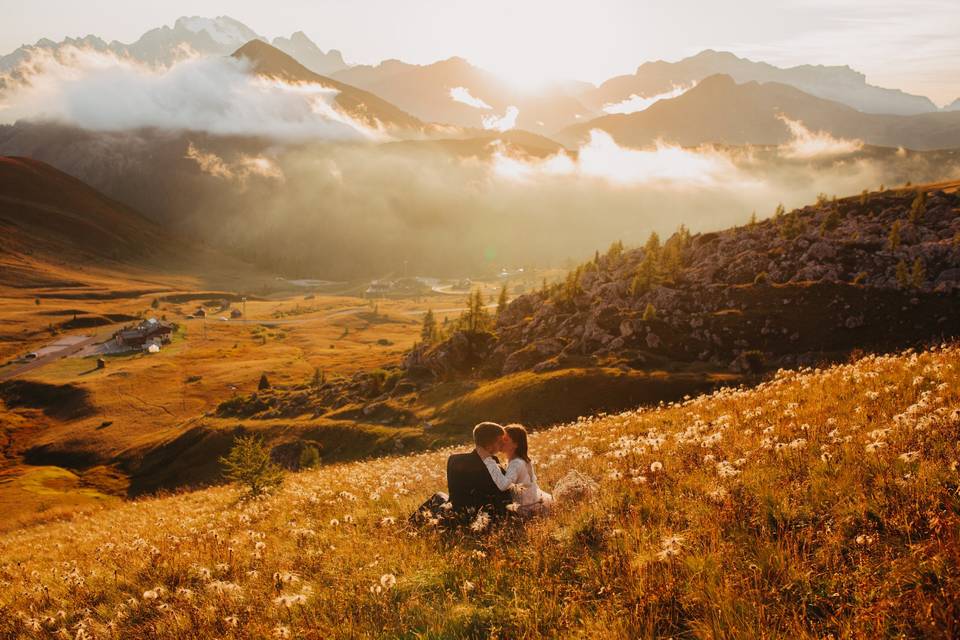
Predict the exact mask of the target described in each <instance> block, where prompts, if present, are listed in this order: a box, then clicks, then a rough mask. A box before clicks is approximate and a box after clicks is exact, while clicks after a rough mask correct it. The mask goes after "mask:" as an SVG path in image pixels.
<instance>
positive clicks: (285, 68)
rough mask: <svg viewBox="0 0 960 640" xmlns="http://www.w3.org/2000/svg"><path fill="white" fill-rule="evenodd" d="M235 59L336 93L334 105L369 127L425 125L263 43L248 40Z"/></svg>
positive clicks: (263, 71) (266, 72) (269, 73)
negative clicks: (333, 90)
mask: <svg viewBox="0 0 960 640" xmlns="http://www.w3.org/2000/svg"><path fill="white" fill-rule="evenodd" d="M233 57H235V58H245V59H247V60H249V61H250V62H251V64H252V65H253V70H254V71H255V72H257V73H259V74H261V75H265V76H271V77H275V78H279V79H282V80H286V81H288V82H311V83H317V84H321V85H323V86H325V87H329V88H332V89H336V90H337V91H339V94H338V95H337V98H336V102H337V105H338V106H339V107H340V108H342V109H343V110H344V111H346V112H347V113H349V114H350V115H351V116H352V117H354V118H356V119H358V120H361V121H363V122H365V123H366V124H367V125H368V126H371V127H379V126H381V125H382V126H385V127H388V128H391V129H394V130H398V129H399V130H410V131H412V130H421V129H422V128H423V126H424V123H423V122H421V121H420V120H418V119H417V118H415V117H413V116H411V115H410V114H409V113H406V112H405V111H403V110H401V109H399V108H397V107H396V106H394V105H393V104H391V103H389V102H387V101H386V100H384V99H382V98H380V97H378V96H376V95H374V94H372V93H370V92H368V91H363V90H361V89H357V88H356V87H353V86H350V85H349V84H346V83H344V82H340V81H339V80H334V79H332V78H328V77H327V76H323V75H320V74H318V73H314V72H313V71H311V70H310V69H307V68H306V67H305V66H304V65H302V64H300V63H299V62H297V61H296V60H295V59H294V58H293V57H291V56H290V55H288V54H286V53H284V52H283V51H281V50H280V49H278V48H276V47H274V46H272V45H269V44H267V43H266V42H263V41H262V40H251V41H250V42H248V43H246V44H245V45H243V46H242V47H240V48H239V49H237V50H236V51H235V52H234V53H233Z"/></svg>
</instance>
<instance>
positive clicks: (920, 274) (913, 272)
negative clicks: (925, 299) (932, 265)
mask: <svg viewBox="0 0 960 640" xmlns="http://www.w3.org/2000/svg"><path fill="white" fill-rule="evenodd" d="M926 271H927V270H926V269H925V268H924V267H923V262H922V261H921V260H920V258H919V257H918V258H917V259H916V260H914V261H913V267H912V268H911V269H910V284H912V285H913V288H914V289H920V288H921V287H923V283H924V281H925V279H926V275H927V273H926Z"/></svg>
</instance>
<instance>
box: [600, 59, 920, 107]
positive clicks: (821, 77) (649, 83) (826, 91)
mask: <svg viewBox="0 0 960 640" xmlns="http://www.w3.org/2000/svg"><path fill="white" fill-rule="evenodd" d="M716 74H724V75H728V76H730V77H731V78H733V80H734V81H735V82H737V83H741V84H742V83H745V82H779V83H781V84H786V85H790V86H792V87H796V88H797V89H800V90H801V91H804V92H806V93H809V94H811V95H814V96H817V97H818V98H824V99H826V100H834V101H836V102H840V103H842V104H846V105H848V106H851V107H853V108H854V109H857V110H859V111H863V112H864V113H891V114H898V115H913V114H917V113H932V112H934V111H937V106H936V105H935V104H933V102H932V101H931V100H930V99H929V98H926V97H924V96H915V95H911V94H909V93H905V92H903V91H900V90H899V89H884V88H881V87H876V86H873V85H871V84H868V83H867V79H866V76H864V75H863V74H862V73H860V72H858V71H854V70H853V69H851V68H850V67H846V66H842V67H841V66H823V65H801V66H797V67H790V68H787V69H782V68H780V67H775V66H773V65H771V64H767V63H766V62H754V61H752V60H747V59H746V58H740V57H737V56H735V55H734V54H732V53H729V52H726V51H713V50H712V49H707V50H705V51H701V52H700V53H698V54H697V55H695V56H691V57H689V58H684V59H683V60H680V61H678V62H665V61H663V60H657V61H656V62H645V63H643V64H642V65H640V66H639V67H638V68H637V71H636V72H635V73H634V74H633V75H624V76H617V77H614V78H610V79H609V80H607V81H606V82H604V83H603V84H601V85H600V86H599V87H597V89H596V90H595V91H592V92H590V93H589V94H588V95H587V99H588V100H589V103H590V104H591V105H592V106H594V107H597V108H601V107H602V106H603V105H604V104H611V103H617V102H620V101H622V100H625V99H627V98H629V97H630V96H631V95H639V96H653V95H657V94H662V93H665V92H668V91H670V90H671V89H672V88H673V87H675V86H678V85H679V86H687V85H690V84H693V83H696V82H699V81H701V80H703V79H704V78H707V77H709V76H712V75H716Z"/></svg>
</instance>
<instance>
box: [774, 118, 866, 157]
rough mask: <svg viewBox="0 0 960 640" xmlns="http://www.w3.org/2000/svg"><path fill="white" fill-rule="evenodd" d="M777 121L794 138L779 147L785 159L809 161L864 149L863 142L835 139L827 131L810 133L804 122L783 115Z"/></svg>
mask: <svg viewBox="0 0 960 640" xmlns="http://www.w3.org/2000/svg"><path fill="white" fill-rule="evenodd" d="M777 119H778V120H780V121H781V122H783V124H785V125H787V128H789V129H790V134H791V135H792V136H793V137H792V138H791V139H790V141H789V142H786V143H784V144H782V145H780V147H779V151H780V154H781V155H782V156H783V157H785V158H795V159H809V158H818V157H824V156H841V155H849V154H852V153H856V152H857V151H860V150H861V149H863V140H847V139H845V138H834V137H833V136H832V135H830V133H828V132H826V131H810V129H807V128H806V127H805V126H804V124H803V122H801V121H799V120H791V119H790V118H788V117H787V116H785V115H783V114H781V115H779V116H777Z"/></svg>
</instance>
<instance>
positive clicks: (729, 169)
mask: <svg viewBox="0 0 960 640" xmlns="http://www.w3.org/2000/svg"><path fill="white" fill-rule="evenodd" d="M493 172H494V174H495V175H497V176H499V177H502V178H506V179H510V180H517V181H521V182H526V181H529V180H531V179H537V178H548V177H555V176H576V177H579V178H592V179H599V180H603V181H604V182H607V183H610V184H613V185H621V186H626V185H630V186H658V187H670V188H683V187H699V188H721V189H733V188H738V187H743V186H749V185H751V184H753V182H754V181H753V180H752V179H750V178H748V177H747V176H745V175H744V174H743V172H741V170H740V169H738V168H737V167H736V165H734V163H733V162H732V161H731V160H730V158H729V157H728V156H726V155H724V154H723V153H721V152H719V151H716V150H714V149H712V148H703V149H695V150H691V149H684V148H682V147H679V146H675V145H667V144H663V143H660V142H658V143H657V144H656V145H655V146H654V147H652V148H647V149H632V148H629V147H621V146H620V145H618V144H617V143H616V141H615V140H614V139H613V138H612V137H611V136H610V134H608V133H606V132H605V131H602V130H599V129H594V130H592V131H591V132H590V140H589V141H588V142H587V143H586V144H584V145H583V146H581V147H580V148H579V150H578V151H577V154H576V155H575V156H570V155H568V154H567V153H566V152H562V151H561V152H560V153H557V154H555V155H552V156H549V157H547V158H545V159H542V160H538V159H529V158H519V157H515V156H512V155H510V154H509V153H507V152H506V151H505V150H503V149H501V150H498V151H497V152H496V153H495V154H494V157H493Z"/></svg>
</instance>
